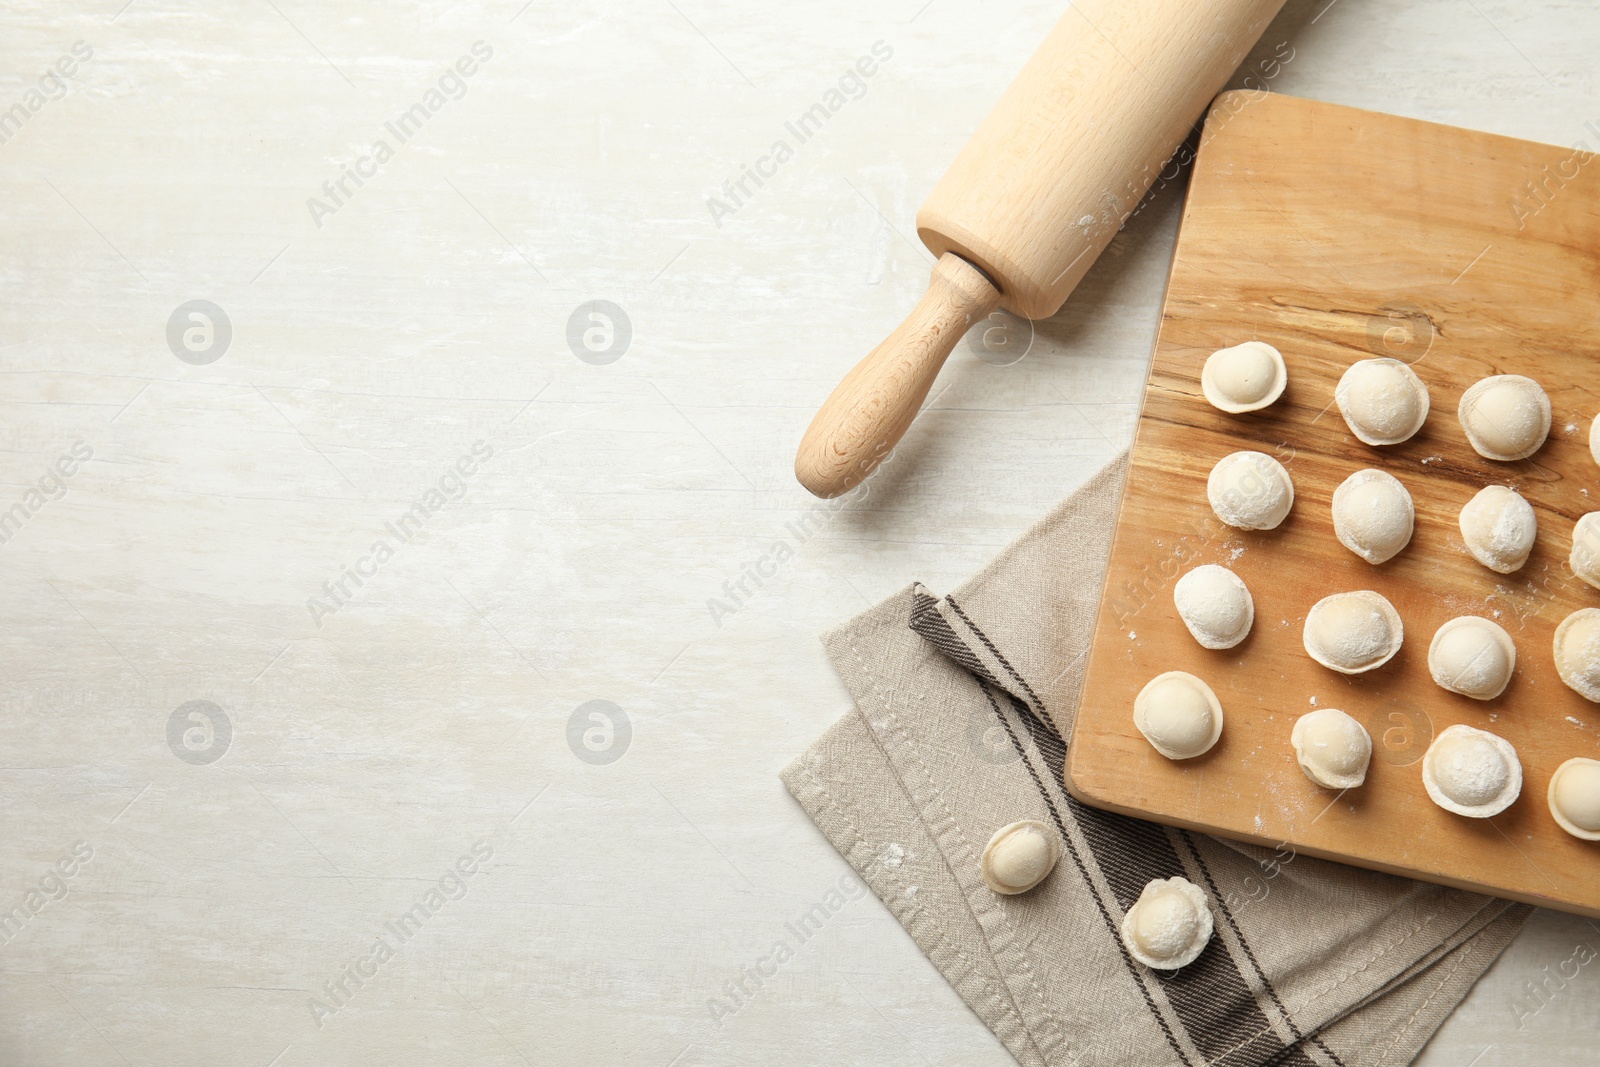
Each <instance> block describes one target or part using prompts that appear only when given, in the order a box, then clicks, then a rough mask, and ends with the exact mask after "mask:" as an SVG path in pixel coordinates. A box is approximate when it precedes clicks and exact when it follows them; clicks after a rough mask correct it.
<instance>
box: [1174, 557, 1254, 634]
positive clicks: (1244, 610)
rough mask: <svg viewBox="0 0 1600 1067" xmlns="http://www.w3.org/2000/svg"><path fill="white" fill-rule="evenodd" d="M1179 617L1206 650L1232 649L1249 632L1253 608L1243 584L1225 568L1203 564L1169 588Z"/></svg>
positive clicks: (1212, 564) (1252, 602)
mask: <svg viewBox="0 0 1600 1067" xmlns="http://www.w3.org/2000/svg"><path fill="white" fill-rule="evenodd" d="M1172 602H1173V603H1174V604H1175V605H1176V606H1177V608H1178V617H1179V618H1181V619H1182V620H1183V624H1184V625H1185V626H1187V627H1188V628H1189V632H1190V633H1191V634H1193V635H1194V639H1195V640H1196V641H1198V642H1200V644H1201V646H1203V647H1205V648H1232V647H1233V646H1234V645H1237V644H1238V643H1239V642H1240V641H1243V640H1244V639H1245V636H1246V635H1247V634H1249V633H1250V625H1251V623H1253V622H1254V621H1255V617H1256V606H1255V601H1254V600H1253V599H1251V596H1250V590H1249V589H1247V588H1246V587H1245V584H1244V581H1243V580H1242V579H1241V578H1240V577H1239V576H1238V575H1237V574H1234V573H1233V572H1232V571H1230V570H1229V569H1228V568H1226V567H1219V566H1217V564H1215V563H1206V564H1203V565H1201V566H1199V567H1196V568H1195V569H1194V570H1192V571H1190V572H1189V573H1188V574H1185V575H1184V576H1183V577H1182V578H1179V579H1178V584H1177V585H1175V586H1173V587H1172Z"/></svg>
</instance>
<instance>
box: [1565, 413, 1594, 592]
mask: <svg viewBox="0 0 1600 1067" xmlns="http://www.w3.org/2000/svg"><path fill="white" fill-rule="evenodd" d="M1595 423H1596V425H1600V419H1596V420H1595ZM1567 565H1568V566H1570V567H1571V568H1572V573H1573V574H1576V575H1577V576H1578V577H1579V578H1582V579H1583V580H1584V581H1586V582H1588V583H1589V584H1590V585H1592V586H1594V587H1595V588H1596V589H1600V511H1591V512H1589V514H1587V515H1585V516H1584V517H1583V518H1581V519H1579V520H1578V524H1577V525H1576V526H1574V527H1573V528H1572V552H1571V553H1570V554H1569V555H1568V556H1567Z"/></svg>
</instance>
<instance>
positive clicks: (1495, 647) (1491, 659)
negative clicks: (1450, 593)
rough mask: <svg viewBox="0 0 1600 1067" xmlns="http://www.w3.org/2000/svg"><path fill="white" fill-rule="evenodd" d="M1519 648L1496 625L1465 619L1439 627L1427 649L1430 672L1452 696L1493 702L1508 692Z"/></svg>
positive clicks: (1468, 616) (1482, 619)
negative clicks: (1507, 687) (1456, 695)
mask: <svg viewBox="0 0 1600 1067" xmlns="http://www.w3.org/2000/svg"><path fill="white" fill-rule="evenodd" d="M1516 666H1517V646H1516V645H1515V644H1514V643H1513V642H1512V640H1511V635H1510V634H1508V633H1506V632H1505V630H1504V629H1503V628H1502V627H1501V626H1500V625H1499V624H1498V623H1496V622H1492V621H1490V620H1489V619H1485V618H1483V617H1481V616H1478V615H1462V616H1460V617H1458V618H1454V619H1451V620H1450V621H1449V622H1447V623H1445V624H1444V625H1443V626H1441V627H1439V630H1438V632H1437V633H1435V634H1434V635H1433V643H1432V644H1430V645H1429V646H1428V672H1429V673H1430V674H1432V675H1433V680H1434V681H1436V682H1438V683H1439V684H1440V685H1441V686H1443V687H1444V688H1446V689H1448V690H1450V692H1452V693H1460V694H1461V695H1462V696H1468V697H1471V698H1472V699H1474V700H1493V699H1494V698H1495V697H1497V696H1499V695H1500V694H1501V693H1504V692H1505V691H1506V685H1507V684H1508V683H1509V682H1510V681H1511V672H1512V671H1513V670H1515V669H1516Z"/></svg>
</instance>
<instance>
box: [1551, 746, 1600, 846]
mask: <svg viewBox="0 0 1600 1067" xmlns="http://www.w3.org/2000/svg"><path fill="white" fill-rule="evenodd" d="M1546 799H1547V800H1548V801H1549V803H1550V814H1551V815H1553V816H1555V820H1556V822H1557V823H1559V824H1560V826H1561V828H1562V829H1563V830H1565V831H1566V832H1567V833H1569V834H1571V835H1572V836H1573V837H1581V838H1583V839H1584V840H1585V841H1600V761H1596V760H1592V759H1585V758H1584V757H1582V756H1575V757H1573V758H1572V759H1569V760H1567V762H1565V763H1563V764H1562V765H1561V766H1559V767H1557V768H1556V773H1555V774H1553V775H1551V776H1550V789H1549V791H1548V793H1547V794H1546Z"/></svg>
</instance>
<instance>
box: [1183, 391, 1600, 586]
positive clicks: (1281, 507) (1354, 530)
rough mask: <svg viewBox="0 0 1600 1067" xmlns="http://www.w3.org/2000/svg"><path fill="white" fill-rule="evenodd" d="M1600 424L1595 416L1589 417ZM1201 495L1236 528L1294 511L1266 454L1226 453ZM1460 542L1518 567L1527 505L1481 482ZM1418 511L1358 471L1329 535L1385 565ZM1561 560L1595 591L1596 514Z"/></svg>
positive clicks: (1529, 541)
mask: <svg viewBox="0 0 1600 1067" xmlns="http://www.w3.org/2000/svg"><path fill="white" fill-rule="evenodd" d="M1595 423H1596V425H1600V419H1596V420H1595ZM1206 497H1207V498H1208V499H1209V500H1210V502H1211V510H1212V511H1214V512H1215V513H1216V516H1217V518H1218V519H1221V520H1222V521H1223V522H1224V523H1226V524H1227V525H1229V526H1232V527H1234V528H1235V529H1239V530H1275V529H1277V528H1278V527H1279V526H1281V525H1282V524H1283V520H1284V519H1286V518H1288V517H1289V510H1290V508H1292V507H1293V506H1294V481H1293V479H1291V478H1290V477H1289V472H1288V470H1286V469H1285V468H1284V466H1283V464H1282V463H1279V462H1278V461H1277V460H1275V459H1273V458H1272V457H1271V456H1269V455H1267V454H1266V453H1265V452H1249V451H1246V452H1232V453H1229V454H1228V455H1226V456H1223V457H1222V458H1221V459H1220V460H1218V461H1217V463H1216V466H1214V467H1212V468H1211V474H1210V476H1209V477H1208V478H1207V479H1206ZM1459 526H1460V529H1461V540H1462V541H1463V542H1464V543H1465V544H1466V546H1467V551H1468V552H1471V553H1472V557H1473V558H1474V559H1476V560H1477V561H1478V562H1479V563H1481V564H1483V565H1484V566H1485V567H1488V568H1489V569H1490V570H1492V571H1494V572H1495V573H1496V574H1511V573H1513V572H1515V571H1518V570H1521V569H1522V565H1523V564H1524V563H1526V562H1528V556H1529V554H1530V553H1531V552H1532V551H1533V542H1534V540H1535V539H1536V538H1537V537H1538V534H1539V523H1538V518H1537V517H1536V516H1535V515H1534V512H1533V505H1531V504H1529V503H1528V502H1527V500H1525V499H1524V498H1523V496H1522V494H1521V493H1519V492H1517V491H1516V490H1515V489H1513V488H1511V487H1510V486H1508V485H1486V486H1484V487H1483V488H1482V489H1480V490H1478V492H1477V494H1476V495H1475V496H1474V497H1473V498H1472V499H1471V500H1469V501H1467V502H1466V503H1465V504H1464V505H1462V507H1461V515H1460V519H1459ZM1415 528H1416V507H1415V505H1413V503H1412V501H1411V493H1410V491H1409V490H1407V489H1406V487H1405V485H1404V484H1402V483H1401V481H1400V479H1398V478H1396V477H1395V476H1394V475H1392V474H1390V473H1388V472H1387V471H1381V470H1377V469H1376V468H1372V467H1369V468H1366V469H1365V470H1359V471H1356V472H1355V473H1354V474H1352V475H1350V477H1348V478H1346V479H1345V480H1344V481H1343V482H1341V483H1339V487H1338V488H1337V489H1335V490H1334V491H1333V532H1334V535H1335V536H1336V537H1338V538H1339V543H1340V544H1342V545H1344V547H1346V548H1348V549H1349V550H1350V551H1352V552H1354V553H1355V554H1356V555H1358V556H1360V557H1361V558H1362V559H1364V560H1366V561H1367V562H1368V563H1372V564H1378V563H1387V562H1388V561H1389V560H1391V559H1393V558H1394V557H1395V556H1397V555H1399V554H1400V552H1401V551H1402V550H1403V549H1404V548H1405V547H1406V546H1407V545H1408V544H1410V543H1411V535H1412V533H1413V531H1414V530H1415ZM1567 562H1568V564H1569V565H1570V566H1571V567H1572V573H1574V574H1576V575H1577V576H1578V577H1579V578H1582V579H1583V580H1584V581H1585V582H1587V583H1589V584H1590V585H1592V586H1594V587H1595V588H1597V589H1600V511H1591V512H1588V513H1587V514H1585V515H1584V516H1583V517H1582V518H1580V519H1579V520H1578V521H1577V523H1576V524H1575V525H1574V526H1573V529H1572V549H1571V551H1570V552H1569V553H1568V556H1567Z"/></svg>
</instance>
